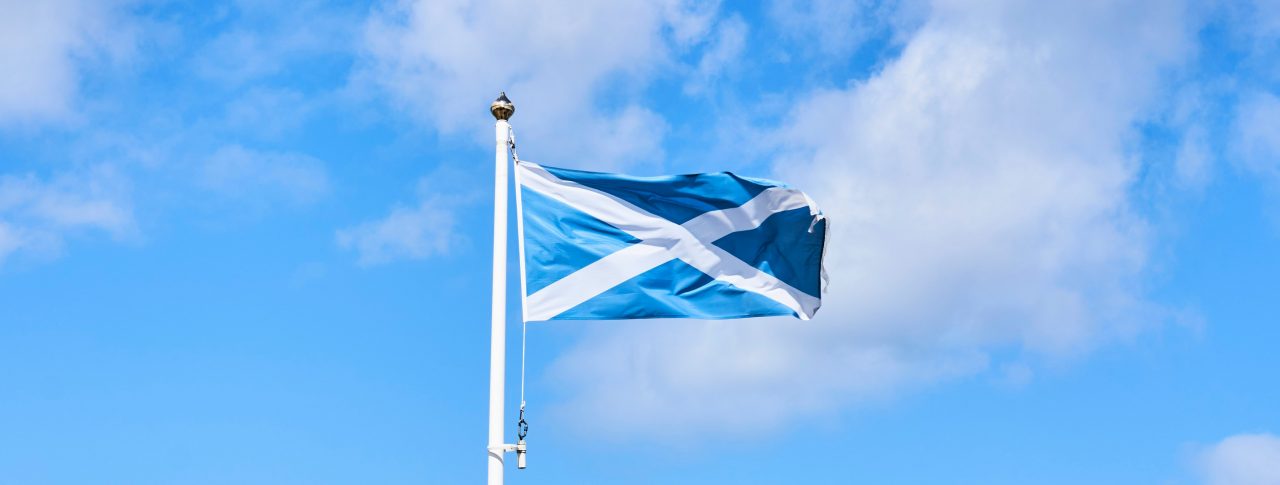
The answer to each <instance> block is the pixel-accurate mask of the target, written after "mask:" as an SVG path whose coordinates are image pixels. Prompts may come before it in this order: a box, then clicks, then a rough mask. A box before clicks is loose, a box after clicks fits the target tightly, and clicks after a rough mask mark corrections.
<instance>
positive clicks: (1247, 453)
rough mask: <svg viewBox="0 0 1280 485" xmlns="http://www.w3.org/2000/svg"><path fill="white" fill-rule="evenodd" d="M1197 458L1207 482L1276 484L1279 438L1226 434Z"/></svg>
mask: <svg viewBox="0 0 1280 485" xmlns="http://www.w3.org/2000/svg"><path fill="white" fill-rule="evenodd" d="M1197 458H1198V459H1197V465H1199V468H1200V472H1201V474H1202V476H1203V478H1204V481H1205V483H1207V484H1209V485H1276V484H1280V438H1277V437H1276V436H1274V435H1271V434H1238V435H1235V436H1230V437H1228V438H1226V439H1224V440H1222V441H1220V442H1218V443H1217V444H1214V445H1213V446H1211V447H1209V448H1208V449H1206V450H1204V451H1203V452H1201V453H1200V455H1199V456H1198V457H1197Z"/></svg>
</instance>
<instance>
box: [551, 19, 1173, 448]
mask: <svg viewBox="0 0 1280 485" xmlns="http://www.w3.org/2000/svg"><path fill="white" fill-rule="evenodd" d="M1193 32H1194V29H1193V26H1192V25H1191V19H1190V18H1189V12H1188V11H1187V9H1186V8H1185V7H1184V6H1182V5H1179V4H1176V3H1171V2H1145V1H1126V2H1086V3H1084V4H1072V5H1070V6H1067V5H1058V6H1054V5H1049V4H1020V3H1016V2H993V3H989V4H983V5H974V4H972V3H965V2H959V3H957V2H947V1H943V2H937V3H935V4H933V5H932V6H931V7H930V9H929V17H928V19H927V21H925V22H924V23H923V24H922V25H921V26H920V27H919V29H918V30H916V31H915V32H914V33H913V34H912V35H911V36H910V37H909V39H908V41H907V43H906V45H905V47H904V49H903V51H902V54H901V56H900V57H899V58H897V59H895V60H893V61H892V62H890V63H889V64H887V65H886V66H885V68H884V69H883V71H881V72H879V73H877V74H875V75H874V76H872V77H871V78H870V79H868V80H866V81H865V82H852V83H850V84H849V85H848V86H847V87H844V88H840V89H826V90H820V91H817V92H813V93H809V94H805V95H802V96H800V97H799V99H798V100H797V101H796V102H795V103H794V108H793V109H792V110H791V111H790V113H789V114H788V115H787V116H786V117H785V120H784V121H783V122H782V123H780V124H779V125H778V126H776V127H774V129H773V130H772V132H773V135H772V136H773V139H774V142H775V143H776V145H777V146H778V147H779V149H780V150H781V153H782V155H781V156H780V157H779V158H778V163H777V166H776V174H775V175H776V176H777V177H778V178H780V179H781V180H787V181H788V182H790V183H793V184H794V185H796V186H798V187H801V188H803V189H806V190H807V191H809V192H810V193H811V194H812V195H813V196H814V198H815V199H816V200H817V201H818V202H819V203H821V204H822V205H823V209H824V210H825V211H826V212H827V213H828V214H830V215H831V219H832V221H833V222H832V230H833V233H832V236H831V241H830V244H831V248H830V250H829V253H828V261H827V264H828V269H829V272H830V274H831V276H832V282H831V285H830V293H829V294H827V295H825V297H824V308H823V309H822V310H821V311H820V312H819V314H818V317H817V318H816V319H815V320H814V321H813V322H810V323H799V322H791V321H740V322H716V323H699V322H676V323H661V324H655V323H651V322H639V323H610V324H609V325H608V326H607V327H600V328H599V329H598V330H597V331H595V332H594V333H593V334H592V336H590V337H588V338H586V339H584V341H583V342H581V344H580V345H578V346H577V347H576V348H575V349H573V350H572V351H570V352H569V353H568V355H566V356H565V357H563V358H562V359H560V360H559V361H558V362H557V363H556V364H555V366H554V369H553V371H552V378H553V380H555V381H556V382H557V383H558V384H559V385H560V386H562V388H563V389H565V390H566V392H567V395H568V396H570V397H569V399H568V401H567V402H566V403H564V405H563V407H562V408H561V409H560V411H561V417H562V418H564V419H565V420H566V421H569V422H571V423H576V424H578V425H580V426H582V427H583V428H588V429H597V430H599V429H604V430H608V431H610V432H612V433H615V434H616V435H617V436H619V437H620V436H641V437H653V438H658V439H673V438H674V439H680V438H683V437H689V436H693V435H699V434H707V433H708V432H710V433H729V434H737V433H741V432H742V430H743V429H744V427H743V426H742V425H743V424H744V420H749V422H750V423H751V424H753V425H754V426H753V428H754V429H760V428H764V429H769V428H776V427H778V426H781V425H783V424H784V423H787V422H790V421H793V420H795V419H800V418H803V417H806V416H812V415H814V414H820V413H829V412H834V411H837V410H839V409H843V408H845V407H847V406H848V405H850V404H856V403H859V402H863V401H866V400H868V399H877V398H879V397H882V396H886V395H890V394H892V393H894V392H897V391H900V390H902V389H909V388H912V387H915V386H920V385H924V384H927V383H929V382H933V381H937V380H939V379H948V378H956V377H960V376H968V375H973V374H975V373H978V372H982V371H984V370H987V369H992V368H996V367H1006V368H1011V369H1024V370H1025V369H1028V366H1027V363H1028V362H1031V363H1034V362H1036V361H1039V360H1045V359H1050V360H1053V359H1062V358H1068V357H1070V356H1074V355H1078V354H1081V353H1084V352H1087V351H1088V350H1089V349H1091V348H1093V347H1095V346H1097V345H1099V344H1101V343H1105V342H1108V341H1112V340H1115V339H1118V338H1125V337H1126V336H1130V335H1133V334H1135V333H1137V332H1139V331H1141V330H1142V329H1143V328H1147V327H1149V326H1152V325H1157V324H1159V323H1160V322H1161V321H1162V320H1163V319H1165V318H1166V316H1165V315H1164V314H1163V313H1162V310H1160V309H1158V308H1153V307H1152V306H1151V305H1150V304H1149V303H1147V301H1146V299H1145V298H1144V294H1143V288H1142V285H1141V282H1142V277H1143V275H1144V273H1145V272H1146V270H1147V264H1148V263H1147V259H1148V253H1149V251H1150V248H1151V245H1152V242H1151V236H1150V231H1149V228H1148V225H1147V222H1146V221H1145V220H1144V219H1143V218H1142V217H1141V216H1140V215H1139V214H1137V213H1136V212H1135V211H1134V210H1133V209H1132V208H1131V203H1130V201H1129V199H1130V196H1129V191H1130V190H1131V188H1132V186H1133V184H1134V181H1135V179H1136V177H1137V172H1138V170H1139V168H1140V161H1139V160H1137V159H1136V155H1135V153H1134V152H1133V150H1132V149H1131V148H1130V147H1131V145H1132V141H1133V139H1134V138H1135V135H1136V130H1135V125H1136V124H1137V123H1139V122H1141V121H1142V120H1143V119H1144V117H1146V116H1148V115H1149V112H1150V110H1151V109H1152V105H1153V104H1154V103H1157V102H1158V101H1160V100H1159V99H1158V96H1157V93H1158V92H1159V91H1160V87H1161V79H1162V78H1161V73H1162V72H1164V71H1165V70H1168V69H1171V68H1175V67H1177V65H1178V63H1179V62H1180V60H1181V59H1185V58H1186V56H1187V54H1188V53H1189V51H1190V50H1191V48H1192V41H1193ZM996 352H1000V355H1012V356H1013V357H1011V358H1005V360H1004V361H1002V360H999V359H997V358H996V357H993V356H994V355H996ZM1024 374H1025V372H1024ZM744 406H746V408H747V409H750V412H749V413H744V412H742V410H743V409H744ZM605 423H608V426H602V425H603V424H605Z"/></svg>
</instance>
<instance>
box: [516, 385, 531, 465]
mask: <svg viewBox="0 0 1280 485" xmlns="http://www.w3.org/2000/svg"><path fill="white" fill-rule="evenodd" d="M516 430H517V431H516V437H517V438H518V439H517V440H516V468H519V469H521V470H523V469H524V467H525V466H526V465H527V464H528V463H526V462H525V452H526V451H528V445H527V444H525V442H524V437H525V436H528V435H529V422H528V421H525V420H524V402H523V401H521V402H520V421H518V422H516Z"/></svg>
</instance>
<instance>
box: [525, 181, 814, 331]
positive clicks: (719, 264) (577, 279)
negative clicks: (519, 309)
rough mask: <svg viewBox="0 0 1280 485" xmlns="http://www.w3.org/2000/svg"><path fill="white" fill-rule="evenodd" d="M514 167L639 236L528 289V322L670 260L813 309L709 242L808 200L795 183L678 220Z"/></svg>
mask: <svg viewBox="0 0 1280 485" xmlns="http://www.w3.org/2000/svg"><path fill="white" fill-rule="evenodd" d="M516 171H517V175H516V177H517V178H516V180H518V181H519V182H520V185H521V186H523V187H528V188H529V189H532V190H535V191H537V192H538V193H540V194H542V195H545V196H547V197H551V198H552V199H555V200H558V201H560V202H562V203H565V204H568V205H570V206H572V207H574V208H575V209H577V210H579V211H582V212H585V213H587V214H590V215H591V216H593V217H595V218H596V219H599V220H601V221H603V222H605V223H608V224H609V225H611V226H614V227H616V228H618V229H620V230H622V231H623V232H626V233H627V234H630V235H631V236H633V237H635V238H636V239H640V242H639V243H636V244H633V245H631V246H627V247H626V248H623V249H621V250H618V251H616V252H614V253H611V254H609V255H607V256H605V257H603V258H600V259H599V260H596V261H595V262H593V263H591V264H588V265H587V266H585V267H583V268H582V269H579V270H578V271H575V272H573V273H570V274H569V275H567V276H565V277H564V278H561V279H559V280H557V281H555V282H553V283H551V284H549V285H547V286H546V287H544V288H542V289H540V290H538V291H537V292H535V293H534V294H532V295H528V297H527V298H526V300H525V312H526V313H525V320H526V321H540V320H548V319H551V318H553V317H555V316H556V315H559V314H561V313H563V312H565V311H567V310H569V309H570V308H573V307H575V306H577V305H579V304H581V303H582V302H585V301H587V300H589V299H591V298H593V297H595V296H596V295H599V294H601V293H603V292H604V291H605V290H608V289H610V288H613V287H615V286H617V285H619V284H622V283H623V282H625V281H627V280H629V279H631V278H634V277H636V276H639V275H641V274H643V273H644V272H646V271H649V270H651V269H653V268H655V267H658V266H660V265H662V264H665V263H667V262H668V261H671V260H673V259H679V260H681V261H683V262H685V263H687V264H688V265H690V266H693V267H694V268H697V269H698V270H699V271H702V272H703V273H706V274H707V275H708V276H711V277H712V278H715V279H717V280H720V281H724V282H726V283H729V284H732V285H733V286H736V287H738V288H741V289H743V290H746V291H751V292H754V293H758V294H760V295H763V296H765V297H767V298H769V299H771V300H773V301H776V302H778V303H780V304H782V305H784V306H786V307H787V308H790V309H791V310H792V311H794V312H796V314H797V315H799V316H800V318H801V319H804V320H808V319H809V317H811V316H813V313H814V311H816V310H817V308H818V305H819V300H818V299H817V298H815V297H813V296H811V295H809V294H807V293H805V292H803V291H800V290H798V289H796V288H794V287H792V286H791V285H788V284H787V283H786V282H783V281H782V280H779V279H778V278H776V277H774V276H773V275H771V274H769V273H766V272H764V271H761V270H760V269H759V268H756V267H755V266H752V265H750V264H747V263H746V262H745V261H743V260H741V259H738V258H737V257H735V256H733V255H732V254H729V253H728V252H727V251H725V250H723V249H720V248H719V247H718V246H715V245H714V244H711V243H712V242H714V241H716V240H718V239H720V238H722V237H725V236H727V235H729V234H732V233H735V232H739V231H746V230H750V229H755V228H756V227H759V226H760V224H761V223H763V222H764V220H765V219H767V218H768V217H769V216H770V215H773V214H774V213H777V212H782V211H786V210H791V209H798V208H801V207H808V205H809V202H808V199H807V198H806V197H805V196H804V193H802V192H800V191H798V190H792V189H784V188H779V187H773V188H769V189H767V190H765V191H763V192H761V193H759V194H757V195H756V196H755V197H753V198H752V199H751V200H749V201H747V202H745V203H743V204H742V205H740V206H738V207H734V208H730V209H722V210H716V211H710V212H706V213H703V214H701V215H699V216H697V217H694V218H693V219H690V220H689V221H687V222H685V223H684V224H676V223H674V222H671V221H669V220H667V219H664V218H662V217H658V216H656V215H653V214H650V213H649V212H647V211H645V210H644V209H641V208H639V207H636V206H635V205H632V204H631V203H629V202H627V201H625V200H622V199H620V198H617V197H615V196H613V195H610V194H607V193H604V192H601V191H598V190H595V189H592V188H590V187H587V186H584V185H582V184H579V183H577V182H573V181H569V180H564V179H561V178H559V177H556V176H555V175H552V174H551V173H550V172H547V171H546V170H544V169H543V168H542V167H540V166H538V165H537V164H533V163H529V162H519V163H518V164H517V165H516ZM521 217H522V216H521ZM521 244H523V241H522V242H521Z"/></svg>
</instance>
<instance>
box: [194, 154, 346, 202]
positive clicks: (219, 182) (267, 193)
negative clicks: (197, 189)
mask: <svg viewBox="0 0 1280 485" xmlns="http://www.w3.org/2000/svg"><path fill="white" fill-rule="evenodd" d="M200 185H201V186H203V187H204V188H206V189H208V190H210V191H213V192H214V193H217V194H219V195H222V196H225V197H228V198H232V199H238V200H252V201H257V202H260V203H269V202H288V203H294V204H306V203H310V202H313V201H315V200H316V199H318V198H320V197H321V196H323V195H325V194H327V193H328V192H329V176H328V172H327V171H326V170H325V167H324V163H323V162H321V161H320V160H319V159H317V158H315V157H311V156H309V155H303V154H299V153H288V152H269V151H257V150H251V149H247V148H245V147H242V146H240V145H228V146H225V147H222V148H219V149H218V150H217V151H216V152H214V153H213V154H212V155H210V156H209V158H207V159H206V160H205V161H204V163H203V164H202V166H201V174H200Z"/></svg>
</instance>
